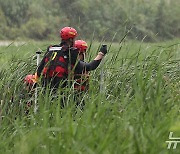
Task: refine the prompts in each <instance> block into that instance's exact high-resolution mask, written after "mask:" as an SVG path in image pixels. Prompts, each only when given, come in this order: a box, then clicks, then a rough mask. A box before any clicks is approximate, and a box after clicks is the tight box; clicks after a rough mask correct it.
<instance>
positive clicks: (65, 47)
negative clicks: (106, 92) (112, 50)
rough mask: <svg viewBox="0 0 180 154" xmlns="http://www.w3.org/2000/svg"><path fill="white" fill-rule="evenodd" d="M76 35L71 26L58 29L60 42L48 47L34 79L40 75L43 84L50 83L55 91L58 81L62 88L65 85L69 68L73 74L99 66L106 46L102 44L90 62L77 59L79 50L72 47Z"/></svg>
mask: <svg viewBox="0 0 180 154" xmlns="http://www.w3.org/2000/svg"><path fill="white" fill-rule="evenodd" d="M76 36H77V31H76V30H75V29H74V28H72V27H64V28H63V29H62V30H61V31H60V37H61V43H60V44H59V45H53V46H49V47H48V49H47V52H46V53H45V55H44V57H43V59H42V61H41V62H40V65H39V66H38V68H37V72H36V73H35V81H37V79H38V78H39V77H40V76H41V75H42V84H43V86H45V87H46V86H47V85H50V88H51V89H54V90H55V91H56V89H57V88H58V87H59V84H60V83H61V87H62V88H63V87H65V86H66V85H67V79H68V73H70V71H71V70H74V73H75V74H82V72H83V71H92V70H94V69H96V68H97V67H98V66H99V64H100V62H101V60H102V59H103V57H104V55H105V54H106V53H107V47H106V46H102V47H101V48H100V51H99V53H98V55H97V56H96V58H95V59H94V60H93V61H91V62H90V63H86V62H83V61H81V60H77V57H78V54H79V51H78V49H77V48H75V47H74V41H75V38H76ZM79 56H80V54H79ZM69 68H70V70H69Z"/></svg>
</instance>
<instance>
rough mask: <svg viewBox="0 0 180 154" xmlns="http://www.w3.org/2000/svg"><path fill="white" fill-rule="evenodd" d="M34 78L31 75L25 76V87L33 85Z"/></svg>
mask: <svg viewBox="0 0 180 154" xmlns="http://www.w3.org/2000/svg"><path fill="white" fill-rule="evenodd" d="M34 78H35V76H34V75H32V74H29V75H26V77H25V78H24V83H26V84H27V85H33V84H34V82H33V79H34Z"/></svg>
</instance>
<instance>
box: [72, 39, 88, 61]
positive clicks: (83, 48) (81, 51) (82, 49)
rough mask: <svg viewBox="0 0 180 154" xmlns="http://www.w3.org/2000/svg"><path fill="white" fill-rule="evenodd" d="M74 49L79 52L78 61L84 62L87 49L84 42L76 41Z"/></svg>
mask: <svg viewBox="0 0 180 154" xmlns="http://www.w3.org/2000/svg"><path fill="white" fill-rule="evenodd" d="M74 47H75V48H77V49H78V50H79V57H78V58H79V59H80V60H84V57H85V54H86V50H87V48H88V45H87V43H86V42H85V41H84V40H76V41H75V43H74Z"/></svg>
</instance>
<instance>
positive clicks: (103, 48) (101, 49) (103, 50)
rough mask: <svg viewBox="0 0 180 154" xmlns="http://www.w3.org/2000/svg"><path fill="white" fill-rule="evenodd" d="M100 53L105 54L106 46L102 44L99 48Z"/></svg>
mask: <svg viewBox="0 0 180 154" xmlns="http://www.w3.org/2000/svg"><path fill="white" fill-rule="evenodd" d="M100 52H102V53H103V54H104V55H105V54H106V53H107V45H105V44H103V45H102V46H101V48H100Z"/></svg>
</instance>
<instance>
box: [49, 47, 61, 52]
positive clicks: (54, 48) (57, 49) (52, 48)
mask: <svg viewBox="0 0 180 154" xmlns="http://www.w3.org/2000/svg"><path fill="white" fill-rule="evenodd" d="M61 49H62V47H50V48H49V51H59V50H61Z"/></svg>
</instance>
